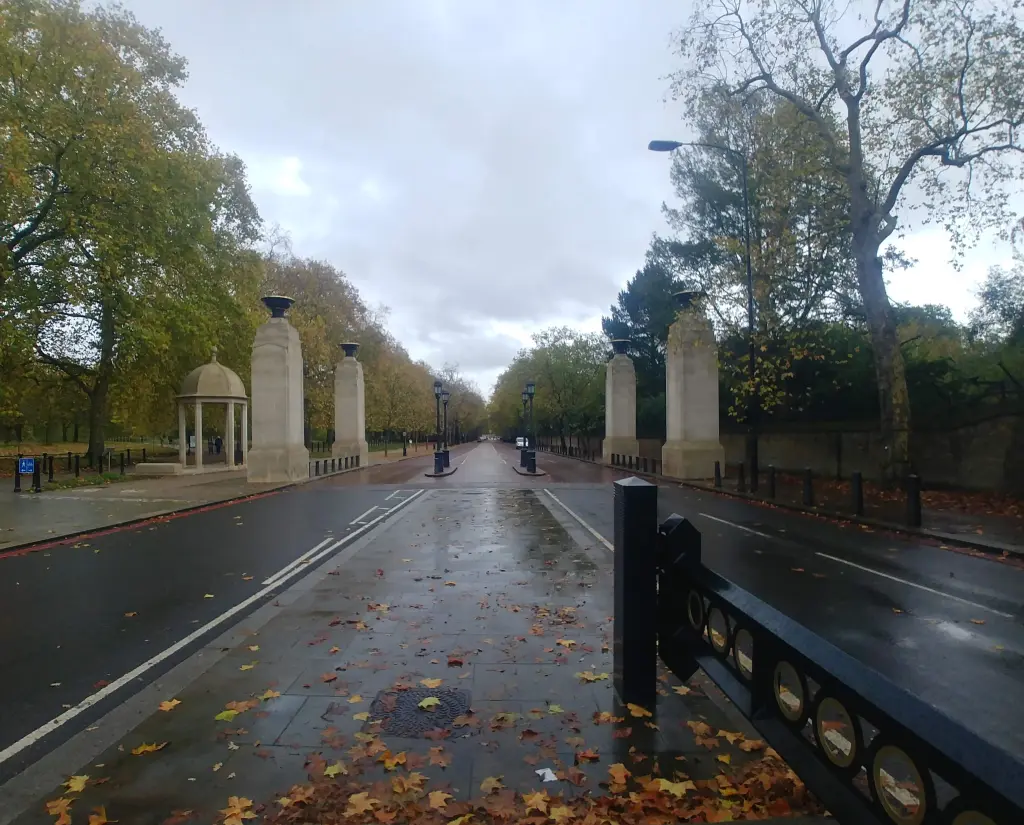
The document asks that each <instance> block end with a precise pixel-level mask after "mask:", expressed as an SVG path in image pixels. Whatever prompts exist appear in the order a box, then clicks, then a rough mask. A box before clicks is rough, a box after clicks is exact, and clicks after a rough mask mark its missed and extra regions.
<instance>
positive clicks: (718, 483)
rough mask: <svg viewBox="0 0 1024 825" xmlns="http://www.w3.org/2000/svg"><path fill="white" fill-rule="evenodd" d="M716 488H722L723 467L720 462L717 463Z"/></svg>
mask: <svg viewBox="0 0 1024 825" xmlns="http://www.w3.org/2000/svg"><path fill="white" fill-rule="evenodd" d="M715 486H716V487H718V488H721V486H722V465H721V463H719V462H718V461H716V462H715Z"/></svg>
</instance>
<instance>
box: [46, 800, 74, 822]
mask: <svg viewBox="0 0 1024 825" xmlns="http://www.w3.org/2000/svg"><path fill="white" fill-rule="evenodd" d="M46 812H47V813H48V814H49V815H50V816H55V817H57V821H56V822H55V823H54V825H71V800H70V799H66V798H64V797H61V798H60V799H53V800H50V801H49V802H47V803H46Z"/></svg>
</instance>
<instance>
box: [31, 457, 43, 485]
mask: <svg viewBox="0 0 1024 825" xmlns="http://www.w3.org/2000/svg"><path fill="white" fill-rule="evenodd" d="M32 492H33V493H41V492H43V468H42V467H41V466H40V464H39V459H38V458H37V459H35V461H33V463H32Z"/></svg>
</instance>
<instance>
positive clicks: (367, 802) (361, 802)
mask: <svg viewBox="0 0 1024 825" xmlns="http://www.w3.org/2000/svg"><path fill="white" fill-rule="evenodd" d="M379 804H380V802H379V801H377V800H376V799H373V798H371V797H370V795H369V794H368V793H367V792H366V791H363V792H362V793H354V794H352V796H350V797H349V798H348V807H347V808H346V809H345V816H356V815H357V814H364V813H366V812H367V811H372V810H373V808H374V806H375V805H379Z"/></svg>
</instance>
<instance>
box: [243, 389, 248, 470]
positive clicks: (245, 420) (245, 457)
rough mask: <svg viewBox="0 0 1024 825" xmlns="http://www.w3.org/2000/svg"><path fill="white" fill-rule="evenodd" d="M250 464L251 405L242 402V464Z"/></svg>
mask: <svg viewBox="0 0 1024 825" xmlns="http://www.w3.org/2000/svg"><path fill="white" fill-rule="evenodd" d="M248 465H249V405H248V404H246V403H245V402H242V466H243V467H247V466H248Z"/></svg>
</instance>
